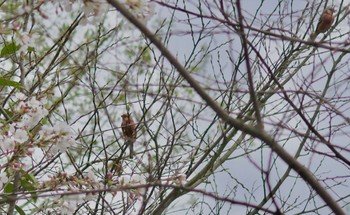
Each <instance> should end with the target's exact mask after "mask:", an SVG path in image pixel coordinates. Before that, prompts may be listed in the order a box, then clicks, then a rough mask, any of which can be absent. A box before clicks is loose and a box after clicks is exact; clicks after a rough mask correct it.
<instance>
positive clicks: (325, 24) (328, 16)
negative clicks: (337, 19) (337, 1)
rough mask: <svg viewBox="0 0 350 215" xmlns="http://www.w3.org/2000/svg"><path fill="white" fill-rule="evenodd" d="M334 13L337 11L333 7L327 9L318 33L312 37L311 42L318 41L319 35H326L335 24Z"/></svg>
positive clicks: (320, 22) (321, 19)
mask: <svg viewBox="0 0 350 215" xmlns="http://www.w3.org/2000/svg"><path fill="white" fill-rule="evenodd" d="M334 11H335V10H334V9H333V7H331V6H328V7H326V9H325V10H324V11H323V13H322V15H321V17H320V19H319V21H318V24H317V27H316V31H315V32H314V33H312V34H311V35H310V40H314V39H316V37H317V35H319V34H320V33H324V32H326V31H328V30H329V29H330V28H331V26H332V24H333V22H334V16H333V13H334Z"/></svg>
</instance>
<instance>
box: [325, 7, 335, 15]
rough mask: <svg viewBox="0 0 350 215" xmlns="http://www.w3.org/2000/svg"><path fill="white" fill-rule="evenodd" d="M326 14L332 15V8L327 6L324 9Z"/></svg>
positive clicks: (333, 10)
mask: <svg viewBox="0 0 350 215" xmlns="http://www.w3.org/2000/svg"><path fill="white" fill-rule="evenodd" d="M325 12H326V13H329V14H333V13H334V12H335V9H334V8H333V7H332V6H327V7H326V9H325Z"/></svg>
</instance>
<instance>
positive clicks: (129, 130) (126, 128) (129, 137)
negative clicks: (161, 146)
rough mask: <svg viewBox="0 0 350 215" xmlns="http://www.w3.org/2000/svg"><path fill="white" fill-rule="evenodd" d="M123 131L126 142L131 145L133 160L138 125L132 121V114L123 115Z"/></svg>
mask: <svg viewBox="0 0 350 215" xmlns="http://www.w3.org/2000/svg"><path fill="white" fill-rule="evenodd" d="M122 120H123V121H122V124H121V127H122V131H123V136H124V139H125V140H126V143H128V144H129V149H130V158H133V154H134V146H133V144H134V142H135V140H136V124H135V122H134V120H132V118H131V116H130V114H126V113H125V114H123V115H122Z"/></svg>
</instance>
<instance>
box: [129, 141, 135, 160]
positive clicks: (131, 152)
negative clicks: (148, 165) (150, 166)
mask: <svg viewBox="0 0 350 215" xmlns="http://www.w3.org/2000/svg"><path fill="white" fill-rule="evenodd" d="M128 142H129V150H130V158H131V159H132V158H133V157H134V141H131V140H130V141H128Z"/></svg>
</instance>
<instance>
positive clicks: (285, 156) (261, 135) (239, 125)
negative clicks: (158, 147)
mask: <svg viewBox="0 0 350 215" xmlns="http://www.w3.org/2000/svg"><path fill="white" fill-rule="evenodd" d="M107 2H109V3H110V4H111V5H112V6H113V7H115V8H116V9H117V10H118V11H119V12H120V13H121V14H122V15H123V16H124V17H125V18H127V19H128V20H129V21H130V22H131V23H132V24H134V25H135V26H136V27H137V28H138V29H139V30H140V31H141V32H142V33H143V34H144V35H145V36H146V37H147V38H148V39H149V40H150V41H152V43H153V44H154V45H155V46H156V47H157V48H158V49H159V51H160V52H161V53H162V54H163V56H164V57H166V58H167V59H168V61H169V62H170V63H171V64H172V65H173V66H174V67H175V68H176V69H177V71H178V72H179V73H180V74H181V76H182V77H183V78H185V79H186V80H187V82H188V83H189V84H190V85H191V87H192V88H193V89H194V90H195V91H196V92H197V93H198V94H199V95H200V96H201V97H202V99H203V100H204V101H205V102H206V103H207V104H208V105H209V106H210V107H211V108H212V109H213V110H214V111H215V112H216V114H217V115H218V116H219V117H220V118H221V119H222V120H224V121H226V122H227V123H229V124H230V125H232V126H233V127H235V128H236V129H238V130H241V131H242V132H245V133H247V134H249V135H251V136H252V137H255V138H258V139H260V140H262V141H263V142H265V143H266V144H268V145H269V146H270V148H271V149H272V150H273V151H274V152H275V153H276V154H277V155H278V156H279V157H280V158H282V160H283V161H284V162H286V163H287V164H288V165H289V166H290V167H291V168H292V169H293V170H294V171H296V172H297V173H298V174H299V175H300V176H301V177H302V178H303V179H304V180H305V181H306V182H307V183H308V184H309V185H310V186H311V187H312V188H313V189H314V190H315V191H316V192H317V193H318V194H319V195H320V197H321V198H322V199H323V201H324V202H325V203H326V204H327V205H328V206H329V207H330V208H331V209H332V210H333V212H334V213H335V214H345V213H344V212H343V211H342V209H341V208H340V207H339V205H338V204H337V203H336V202H335V201H334V199H333V198H332V196H331V195H330V194H329V193H328V192H327V191H326V190H325V188H324V187H323V186H322V185H321V184H320V183H319V182H318V180H317V178H316V177H315V176H314V175H313V174H312V173H311V172H310V171H309V170H308V169H307V168H306V167H304V166H303V165H302V164H301V163H299V162H298V161H297V160H295V159H294V157H293V156H291V155H290V154H289V153H288V152H287V151H285V150H284V149H283V147H282V146H280V145H279V144H278V143H277V142H276V141H275V140H274V139H273V138H272V137H271V136H270V135H268V134H267V133H266V132H264V131H263V130H258V129H256V127H254V126H249V125H246V124H244V123H243V122H242V121H241V120H238V119H234V118H232V117H231V116H230V115H229V114H228V113H227V112H226V111H225V110H224V109H222V108H221V107H220V106H219V105H218V104H217V103H216V102H215V101H214V100H213V99H212V98H211V97H210V96H209V95H208V94H207V93H206V92H205V90H204V89H203V88H202V87H201V86H200V85H199V83H198V82H197V81H196V80H195V79H194V78H193V77H192V76H191V75H190V74H189V73H188V72H187V70H186V69H185V68H184V67H183V66H182V64H181V63H180V62H179V61H177V59H176V58H175V57H174V56H173V55H172V54H171V53H170V51H169V50H168V49H167V48H166V47H165V46H164V45H163V43H162V42H161V41H160V40H159V39H158V38H157V36H156V35H154V34H153V33H152V32H151V31H150V30H149V29H148V28H147V27H146V26H145V25H144V24H143V23H142V22H141V21H139V20H138V19H137V18H136V17H135V16H134V15H133V14H132V13H130V12H129V11H128V10H127V9H126V8H125V7H124V6H123V4H122V3H120V2H119V1H117V0H107Z"/></svg>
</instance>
